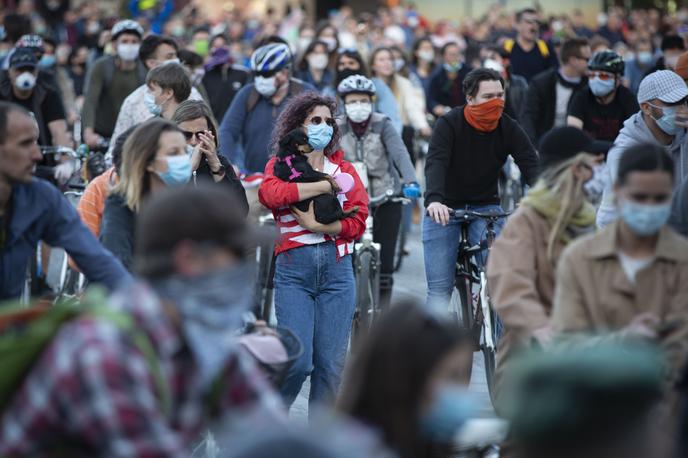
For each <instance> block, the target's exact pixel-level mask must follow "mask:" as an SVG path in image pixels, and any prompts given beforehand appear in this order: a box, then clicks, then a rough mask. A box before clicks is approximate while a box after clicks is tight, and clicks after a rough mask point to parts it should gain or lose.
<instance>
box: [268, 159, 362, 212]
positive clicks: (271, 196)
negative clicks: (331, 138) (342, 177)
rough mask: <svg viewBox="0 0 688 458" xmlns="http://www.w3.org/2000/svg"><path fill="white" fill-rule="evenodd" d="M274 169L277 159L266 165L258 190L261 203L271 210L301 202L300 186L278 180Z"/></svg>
mask: <svg viewBox="0 0 688 458" xmlns="http://www.w3.org/2000/svg"><path fill="white" fill-rule="evenodd" d="M274 168H275V158H272V159H270V160H269V161H268V163H267V164H266V165H265V176H264V177H263V182H262V183H261V184H260V188H259V189H258V199H260V203H261V204H263V205H265V206H266V207H267V208H269V209H270V210H277V209H278V208H282V207H287V206H289V205H291V204H295V203H296V202H298V201H299V187H298V185H297V184H296V183H288V182H286V181H282V180H280V179H279V178H277V177H276V176H275V175H274ZM359 181H360V180H359Z"/></svg>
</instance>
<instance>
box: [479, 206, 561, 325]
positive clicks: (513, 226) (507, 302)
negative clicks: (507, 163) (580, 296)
mask: <svg viewBox="0 0 688 458" xmlns="http://www.w3.org/2000/svg"><path fill="white" fill-rule="evenodd" d="M534 242H535V241H534V239H533V231H532V228H531V226H530V224H529V222H528V221H527V219H526V218H522V217H519V215H514V216H513V217H512V219H509V221H508V222H507V224H506V226H505V227H504V230H503V231H502V233H501V234H500V235H499V237H498V238H497V240H495V243H494V245H493V246H492V249H491V250H490V256H489V257H488V263H487V277H488V285H489V288H490V298H491V299H492V304H493V305H494V307H495V310H496V311H497V313H498V314H499V317H500V318H501V319H502V321H503V322H504V324H505V325H506V326H507V327H509V328H514V329H519V330H524V331H526V332H528V333H529V334H531V333H532V332H533V331H534V330H536V329H538V328H540V327H542V326H545V325H547V323H548V322H549V318H548V317H547V312H546V311H545V307H544V305H543V304H542V300H541V297H540V294H539V292H538V289H537V286H536V280H537V276H538V272H537V267H536V265H535V256H534V253H535V251H536V247H535V243H534Z"/></svg>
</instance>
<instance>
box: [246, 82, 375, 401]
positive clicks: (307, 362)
mask: <svg viewBox="0 0 688 458" xmlns="http://www.w3.org/2000/svg"><path fill="white" fill-rule="evenodd" d="M334 112H335V101H334V100H333V99H331V98H329V97H323V96H321V95H319V94H317V93H315V92H310V91H308V92H303V93H301V94H299V95H296V96H294V97H293V98H292V99H291V100H290V101H289V102H288V104H287V106H286V107H285V109H284V111H283V112H282V113H281V114H280V116H279V118H278V119H277V122H276V124H275V130H274V132H273V145H275V148H276V147H277V146H276V145H279V141H280V140H281V139H282V138H284V137H285V136H287V135H288V134H289V133H290V132H292V131H293V130H294V129H303V131H304V132H306V133H307V135H308V143H309V145H310V146H311V147H312V151H311V152H310V153H306V154H307V157H308V163H309V164H310V165H311V167H313V169H314V170H316V171H319V172H324V173H326V174H328V175H330V176H332V177H333V178H335V179H337V182H339V183H346V182H347V181H348V183H347V186H344V185H342V186H341V188H346V187H348V188H350V189H340V187H339V186H335V185H334V184H333V182H332V181H327V180H324V181H318V182H315V183H290V182H288V181H283V180H281V179H280V178H278V177H276V176H275V174H274V167H275V163H276V161H277V158H276V157H273V158H272V159H270V161H269V162H268V163H267V165H266V167H265V178H264V180H263V183H262V184H261V186H260V190H259V193H258V195H259V197H260V201H261V203H262V204H263V205H265V206H266V207H268V208H269V209H271V210H272V212H273V215H274V216H275V221H276V223H277V227H278V228H279V231H280V236H279V239H278V240H277V242H276V245H275V255H276V261H275V311H276V314H277V322H278V323H279V325H280V326H283V327H285V328H288V329H289V330H291V331H292V332H294V333H295V334H296V335H297V336H298V338H299V339H300V340H301V343H302V344H303V347H304V352H303V354H302V355H301V357H300V358H299V359H298V360H297V361H296V362H295V363H294V365H293V366H292V367H291V368H290V370H289V373H288V374H287V377H286V379H285V381H284V383H283V384H282V387H281V391H282V395H283V396H284V398H285V401H286V403H287V404H288V405H291V404H292V403H293V402H294V399H296V396H297V395H298V394H299V392H300V391H301V386H302V385H303V382H304V381H305V380H306V377H308V376H309V375H310V376H311V390H310V396H309V400H310V403H311V405H313V404H317V403H320V402H327V401H330V402H331V401H333V400H334V398H335V396H336V394H337V390H338V388H339V383H340V377H341V372H342V369H343V366H344V358H345V355H346V350H347V344H348V340H349V331H350V329H351V322H352V319H353V314H354V309H355V289H356V288H355V284H354V273H353V266H352V261H351V254H352V253H353V244H354V240H356V239H358V238H360V237H361V236H362V235H363V232H364V231H365V220H366V217H367V216H368V195H367V193H366V190H365V187H364V186H363V183H362V182H361V180H360V178H359V177H358V175H357V173H356V170H355V169H354V167H353V165H351V164H350V163H349V162H347V161H345V160H344V153H343V152H342V151H336V150H335V146H336V145H337V144H338V140H339V128H338V127H337V123H336V122H335V120H334V117H333V114H334ZM309 149H310V148H309ZM275 152H276V150H275ZM342 176H345V177H346V179H344V180H340V179H339V178H341V177H342ZM338 177H339V178H338ZM332 192H337V193H338V198H339V202H340V203H341V205H342V208H343V210H344V211H345V212H348V211H351V210H353V209H354V208H355V207H358V211H357V212H355V213H353V214H351V215H350V216H348V217H346V218H344V219H342V220H339V221H335V222H334V223H331V224H327V225H324V224H321V223H319V222H317V221H316V219H315V214H314V211H313V206H312V204H311V206H310V207H309V210H308V211H305V212H302V211H299V210H298V209H297V208H296V207H294V204H296V203H297V202H300V201H302V200H306V199H310V198H312V197H315V196H318V195H320V194H326V193H332Z"/></svg>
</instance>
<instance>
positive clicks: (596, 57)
mask: <svg viewBox="0 0 688 458" xmlns="http://www.w3.org/2000/svg"><path fill="white" fill-rule="evenodd" d="M625 67H626V66H625V64H624V60H623V57H621V56H620V55H618V54H617V53H615V52H614V51H610V50H608V49H606V50H604V51H598V52H596V53H595V54H593V55H592V57H591V58H590V60H589V61H588V70H591V71H599V72H607V73H613V74H615V75H623V74H624V69H625Z"/></svg>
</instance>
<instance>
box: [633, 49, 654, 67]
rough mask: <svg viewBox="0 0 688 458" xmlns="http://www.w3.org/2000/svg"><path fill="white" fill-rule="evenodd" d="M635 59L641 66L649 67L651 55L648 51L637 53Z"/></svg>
mask: <svg viewBox="0 0 688 458" xmlns="http://www.w3.org/2000/svg"><path fill="white" fill-rule="evenodd" d="M636 58H637V59H638V62H639V63H640V64H642V65H650V64H651V63H652V53H651V52H649V51H641V52H639V53H638V54H637V56H636Z"/></svg>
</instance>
